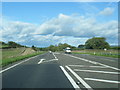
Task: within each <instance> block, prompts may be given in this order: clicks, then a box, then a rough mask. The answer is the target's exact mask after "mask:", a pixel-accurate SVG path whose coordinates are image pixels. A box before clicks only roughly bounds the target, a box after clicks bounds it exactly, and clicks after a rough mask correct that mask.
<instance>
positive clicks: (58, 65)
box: [0, 52, 120, 90]
mask: <svg viewBox="0 0 120 90" xmlns="http://www.w3.org/2000/svg"><path fill="white" fill-rule="evenodd" d="M118 64H119V62H118V59H116V58H108V57H101V56H92V55H87V54H65V53H59V52H52V53H50V52H47V53H45V54H42V55H38V56H35V57H32V58H29V59H25V60H23V61H19V62H16V63H14V64H12V65H9V66H7V67H4V68H3V70H2V71H0V74H2V88H72V89H73V90H75V89H79V90H80V89H81V90H82V89H83V88H86V89H90V90H92V89H93V90H95V89H98V88H99V89H110V88H115V89H120V88H119V84H120V81H119V78H118V77H119V75H120V69H119V67H118Z"/></svg>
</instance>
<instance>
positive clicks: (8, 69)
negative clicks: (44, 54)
mask: <svg viewBox="0 0 120 90" xmlns="http://www.w3.org/2000/svg"><path fill="white" fill-rule="evenodd" d="M37 56H38V55H37ZM37 56H34V57H31V58H28V59H26V60H24V61H21V62H19V63H17V64H14V65H13V66H10V67H8V68H6V69H4V70H2V71H0V73H3V72H5V71H7V70H9V69H11V68H13V67H15V66H17V65H19V64H22V63H24V62H26V61H29V60H30V59H32V58H35V57H37Z"/></svg>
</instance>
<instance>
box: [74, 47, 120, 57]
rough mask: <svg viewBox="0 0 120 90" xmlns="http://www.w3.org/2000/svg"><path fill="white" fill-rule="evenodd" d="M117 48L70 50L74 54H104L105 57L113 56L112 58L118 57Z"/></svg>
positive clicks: (119, 55)
mask: <svg viewBox="0 0 120 90" xmlns="http://www.w3.org/2000/svg"><path fill="white" fill-rule="evenodd" d="M118 52H119V51H118V50H106V51H104V50H87V49H86V50H79V51H72V53H74V54H90V55H97V56H106V57H113V58H120V54H119V53H118Z"/></svg>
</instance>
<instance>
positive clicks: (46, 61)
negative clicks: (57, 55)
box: [42, 59, 58, 63]
mask: <svg viewBox="0 0 120 90" xmlns="http://www.w3.org/2000/svg"><path fill="white" fill-rule="evenodd" d="M57 60H58V59H51V60H46V61H43V62H42V63H44V62H51V61H57Z"/></svg>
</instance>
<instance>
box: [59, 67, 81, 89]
mask: <svg viewBox="0 0 120 90" xmlns="http://www.w3.org/2000/svg"><path fill="white" fill-rule="evenodd" d="M60 68H61V70H62V71H63V73H64V74H65V75H66V77H67V78H68V80H69V81H70V83H71V84H72V85H73V87H74V88H80V87H79V86H78V85H77V84H76V82H75V81H74V80H73V79H72V77H71V76H70V75H69V74H68V73H67V71H66V70H65V69H64V67H62V66H60Z"/></svg>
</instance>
